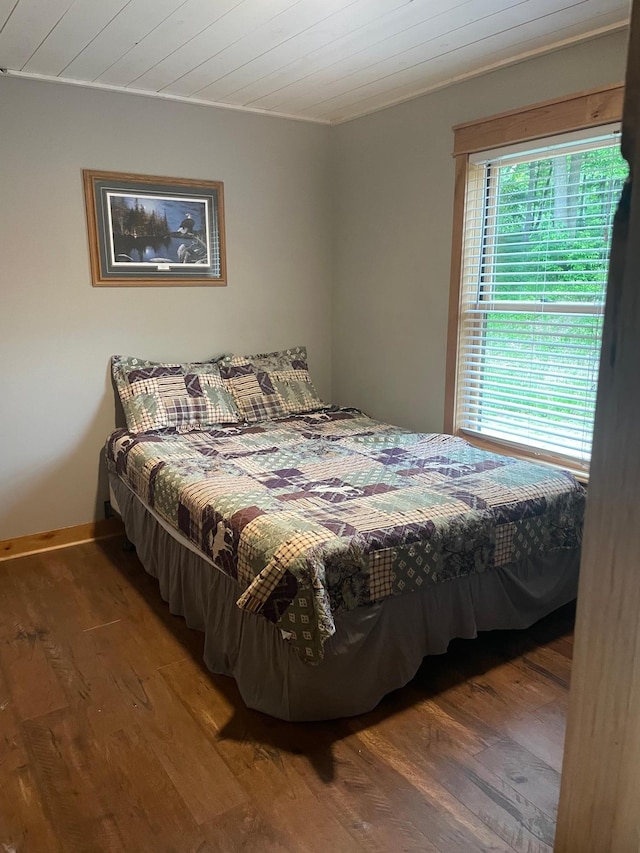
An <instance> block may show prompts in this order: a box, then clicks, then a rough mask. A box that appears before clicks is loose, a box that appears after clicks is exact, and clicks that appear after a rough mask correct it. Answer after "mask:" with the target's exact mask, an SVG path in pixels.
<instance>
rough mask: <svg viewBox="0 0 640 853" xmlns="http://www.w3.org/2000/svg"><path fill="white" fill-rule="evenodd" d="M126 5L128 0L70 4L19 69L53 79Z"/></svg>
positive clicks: (102, 0)
mask: <svg viewBox="0 0 640 853" xmlns="http://www.w3.org/2000/svg"><path fill="white" fill-rule="evenodd" d="M128 2H129V0H83V2H82V3H74V4H73V6H72V7H71V8H70V9H69V10H68V11H67V13H66V15H64V17H63V18H61V20H60V21H58V23H57V24H56V26H55V27H54V28H53V30H52V31H51V32H50V33H49V35H48V36H47V38H46V39H45V40H44V41H43V42H42V44H41V45H40V47H39V48H38V49H37V50H36V52H35V53H34V54H33V56H32V57H31V59H29V61H28V62H27V63H26V64H25V66H24V69H23V70H24V71H31V72H34V73H36V74H50V75H51V76H53V77H56V76H57V75H58V74H60V72H61V71H62V70H63V69H64V68H66V67H67V65H69V64H70V63H71V62H72V61H73V60H74V59H75V58H76V56H77V55H78V54H79V53H80V52H81V51H82V50H84V48H85V47H86V46H87V45H88V44H89V43H90V42H91V41H92V40H93V39H94V38H95V36H96V35H98V33H99V32H101V30H103V29H104V27H106V26H107V24H109V23H110V21H111V20H112V19H113V18H114V17H115V16H116V15H117V14H118V13H119V12H120V11H121V10H122V8H123V7H124V6H126V5H127V3H128Z"/></svg>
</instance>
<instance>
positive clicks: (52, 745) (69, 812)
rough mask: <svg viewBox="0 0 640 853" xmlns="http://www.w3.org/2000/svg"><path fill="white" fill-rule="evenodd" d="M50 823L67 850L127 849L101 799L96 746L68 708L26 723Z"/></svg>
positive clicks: (107, 850) (26, 732)
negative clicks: (91, 848) (91, 846)
mask: <svg viewBox="0 0 640 853" xmlns="http://www.w3.org/2000/svg"><path fill="white" fill-rule="evenodd" d="M22 731H23V733H24V736H25V740H26V744H27V750H28V753H29V757H30V759H31V763H32V766H33V768H34V775H35V777H36V779H37V783H38V788H39V789H40V792H41V795H42V800H43V803H44V807H45V810H46V813H47V815H48V817H49V821H50V823H51V825H52V826H53V828H54V829H55V832H56V834H57V836H58V838H59V841H60V845H61V847H62V848H63V850H64V851H65V853H66V851H69V853H71V851H86V850H88V849H90V848H89V840H90V843H91V844H93V849H95V850H100V851H105V853H111V851H113V853H116V851H122V850H123V849H126V844H125V837H124V836H123V835H122V834H121V833H120V830H119V828H118V826H117V823H116V821H115V820H114V816H113V814H112V812H111V810H110V809H109V808H108V807H107V806H106V805H105V803H104V802H103V800H102V797H101V795H100V786H99V784H98V780H99V778H100V775H101V774H100V768H99V766H98V756H97V754H96V753H97V750H96V744H95V742H93V741H92V740H91V738H90V735H89V733H88V730H87V727H86V724H84V725H83V721H82V720H81V719H78V718H77V717H75V716H73V715H72V714H70V713H69V712H68V711H66V710H62V711H53V712H52V713H49V714H45V715H43V716H41V717H38V718H37V719H31V720H27V721H26V722H25V723H23V725H22Z"/></svg>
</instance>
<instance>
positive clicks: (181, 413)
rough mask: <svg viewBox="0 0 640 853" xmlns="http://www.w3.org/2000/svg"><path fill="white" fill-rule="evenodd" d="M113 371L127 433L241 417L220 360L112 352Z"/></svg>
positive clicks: (187, 427) (197, 425)
mask: <svg viewBox="0 0 640 853" xmlns="http://www.w3.org/2000/svg"><path fill="white" fill-rule="evenodd" d="M111 370H112V373H113V378H114V380H115V383H116V388H117V389H118V395H119V396H120V400H121V402H122V407H123V409H124V414H125V418H126V421H127V429H128V430H129V432H133V433H138V432H151V431H153V430H158V429H163V428H165V427H175V428H176V429H177V431H178V432H189V431H190V430H198V429H209V428H210V427H213V426H215V425H216V424H228V423H238V421H239V420H240V415H239V412H238V408H237V406H236V404H235V402H234V399H233V396H232V394H231V392H230V391H229V390H228V389H227V387H226V386H225V383H224V382H223V380H222V377H221V375H220V367H219V364H218V363H217V362H214V361H211V362H194V363H185V364H162V363H158V362H155V361H146V360H145V359H141V358H128V357H125V356H121V355H114V356H112V358H111Z"/></svg>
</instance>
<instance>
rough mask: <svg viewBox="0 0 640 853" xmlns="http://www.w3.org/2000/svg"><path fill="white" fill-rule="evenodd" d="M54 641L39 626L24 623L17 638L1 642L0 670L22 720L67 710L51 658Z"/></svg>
mask: <svg viewBox="0 0 640 853" xmlns="http://www.w3.org/2000/svg"><path fill="white" fill-rule="evenodd" d="M49 641H50V637H49V635H48V633H47V632H46V631H43V630H42V629H40V628H38V627H37V626H35V625H32V624H29V623H26V622H20V623H18V624H16V626H15V634H14V635H13V637H7V638H6V639H4V640H2V641H0V666H1V667H2V670H3V672H4V676H5V678H6V681H7V684H8V686H9V689H10V691H11V698H12V705H13V708H14V713H15V714H16V717H17V718H18V720H28V719H30V718H32V717H39V716H41V715H42V714H48V713H49V712H51V711H55V710H59V709H60V708H66V707H67V699H66V696H65V693H64V690H63V689H62V686H61V684H60V682H59V681H58V678H57V677H56V673H55V672H54V670H53V669H52V667H51V665H50V661H49V660H48V658H47V654H46V646H47V644H48V643H49Z"/></svg>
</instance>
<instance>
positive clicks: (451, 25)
mask: <svg viewBox="0 0 640 853" xmlns="http://www.w3.org/2000/svg"><path fill="white" fill-rule="evenodd" d="M617 2H619V0H617ZM585 5H586V4H584V3H582V4H580V6H581V7H582V11H581V10H580V6H579V0H525V2H521V3H518V4H517V5H515V6H511V7H509V6H508V5H507V3H506V2H505V0H483V2H482V3H480V2H476V3H474V7H473V14H474V17H473V18H472V19H471V20H468V22H467V23H466V24H464V25H463V26H461V25H458V24H457V18H456V16H455V15H452V14H449V13H446V14H444V15H441V16H439V17H438V19H437V20H435V21H433V22H431V23H430V24H429V25H428V26H426V27H425V26H423V27H416V28H414V29H413V30H412V31H411V33H409V34H406V35H405V34H403V37H402V38H398V37H394V38H392V39H387V40H386V42H384V43H382V44H379V45H376V46H373V47H372V48H371V49H370V50H368V51H367V57H366V58H367V61H368V64H367V65H366V66H365V67H362V65H363V63H362V60H360V61H357V60H356V59H355V58H353V57H348V58H347V59H346V60H345V61H343V62H341V63H338V64H337V65H333V66H331V67H330V68H328V69H325V71H323V72H321V73H320V74H319V75H314V76H313V77H312V78H311V79H310V80H308V81H307V83H308V84H309V83H314V84H315V85H314V86H313V89H312V90H309V89H307V92H306V93H305V94H301V95H299V96H297V97H295V98H294V99H291V98H290V97H281V98H280V99H279V100H278V101H275V102H274V101H270V102H269V107H272V108H274V109H280V107H281V105H282V104H287V105H288V107H287V109H289V108H294V109H295V110H298V109H299V110H301V111H304V110H305V109H306V108H307V107H314V108H315V107H316V106H318V105H319V104H320V103H321V102H329V100H330V99H331V98H334V97H335V98H343V97H344V96H347V95H349V94H350V93H351V92H354V93H355V92H360V91H362V94H363V96H365V97H366V96H367V94H370V90H367V88H366V87H371V86H376V87H378V88H380V89H381V90H384V89H385V88H391V87H392V86H393V85H395V83H394V81H393V80H392V79H390V78H393V77H395V76H396V75H398V76H401V75H402V74H403V72H405V71H406V72H407V74H408V75H410V76H411V77H413V76H414V74H413V69H419V68H421V67H424V65H425V64H426V63H427V62H429V63H431V62H432V61H433V60H434V59H435V58H437V57H439V56H444V55H446V54H449V53H451V52H452V51H454V50H457V49H459V48H461V47H464V46H466V45H469V46H471V45H474V44H478V43H479V42H480V41H481V40H482V39H486V38H488V37H490V36H493V35H494V34H495V33H496V32H498V33H501V34H503V33H506V32H507V31H508V30H511V29H514V28H515V27H517V26H520V25H522V24H530V25H532V26H533V27H535V28H536V29H537V30H538V31H539V30H540V29H543V30H545V31H546V30H548V29H549V27H551V28H553V25H552V24H550V21H547V20H546V18H547V16H550V15H552V14H554V13H555V14H558V13H557V11H556V10H557V9H558V8H561V9H567V8H568V9H569V15H570V16H571V18H572V19H573V18H575V17H576V16H578V15H581V14H582V15H585V14H588V12H586V10H585ZM533 34H534V35H537V32H536V33H533ZM507 40H508V36H507ZM436 67H437V66H436ZM398 82H400V83H401V82H403V81H402V79H399V80H398ZM290 89H291V87H289V92H290ZM282 95H287V92H286V91H284V92H283V93H282ZM318 95H320V97H318ZM254 105H255V106H263V107H264V106H265V103H264V102H263V101H260V102H256V103H255V104H254ZM336 105H338V104H336ZM327 106H328V107H330V106H332V103H327Z"/></svg>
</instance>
